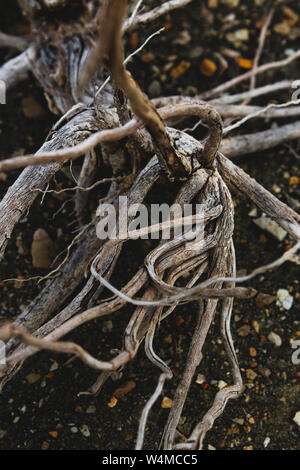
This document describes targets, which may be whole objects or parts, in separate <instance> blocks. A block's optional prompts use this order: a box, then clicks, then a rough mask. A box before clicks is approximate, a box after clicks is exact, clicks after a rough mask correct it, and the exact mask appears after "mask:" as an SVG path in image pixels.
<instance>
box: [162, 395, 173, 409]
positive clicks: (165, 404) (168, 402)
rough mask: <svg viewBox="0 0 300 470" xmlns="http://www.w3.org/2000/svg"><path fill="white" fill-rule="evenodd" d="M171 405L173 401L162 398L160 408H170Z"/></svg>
mask: <svg viewBox="0 0 300 470" xmlns="http://www.w3.org/2000/svg"><path fill="white" fill-rule="evenodd" d="M172 403H173V400H171V398H168V397H164V398H163V399H162V402H161V407H162V408H172Z"/></svg>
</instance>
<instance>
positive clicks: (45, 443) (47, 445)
mask: <svg viewBox="0 0 300 470" xmlns="http://www.w3.org/2000/svg"><path fill="white" fill-rule="evenodd" d="M49 447H50V444H49V442H47V441H44V442H43V443H42V445H41V449H42V450H48V449H49Z"/></svg>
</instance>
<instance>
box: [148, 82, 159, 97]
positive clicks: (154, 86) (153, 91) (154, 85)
mask: <svg viewBox="0 0 300 470" xmlns="http://www.w3.org/2000/svg"><path fill="white" fill-rule="evenodd" d="M148 93H149V96H150V97H151V98H157V97H158V96H160V95H161V84H160V82H159V81H158V80H153V82H151V83H150V85H149V87H148Z"/></svg>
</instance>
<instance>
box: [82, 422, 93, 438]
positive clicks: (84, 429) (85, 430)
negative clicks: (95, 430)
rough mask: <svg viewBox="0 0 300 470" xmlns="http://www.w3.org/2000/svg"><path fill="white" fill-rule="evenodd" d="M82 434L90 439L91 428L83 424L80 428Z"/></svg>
mask: <svg viewBox="0 0 300 470" xmlns="http://www.w3.org/2000/svg"><path fill="white" fill-rule="evenodd" d="M80 432H81V434H82V435H83V436H84V437H90V435H91V433H90V429H89V427H88V426H87V424H83V425H82V426H81V428H80Z"/></svg>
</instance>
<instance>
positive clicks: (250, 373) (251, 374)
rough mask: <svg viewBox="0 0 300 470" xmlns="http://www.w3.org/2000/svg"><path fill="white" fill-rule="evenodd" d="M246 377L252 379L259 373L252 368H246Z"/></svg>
mask: <svg viewBox="0 0 300 470" xmlns="http://www.w3.org/2000/svg"><path fill="white" fill-rule="evenodd" d="M246 377H247V379H248V380H250V381H252V382H253V380H255V379H256V377H257V373H256V372H254V370H252V369H246Z"/></svg>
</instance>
